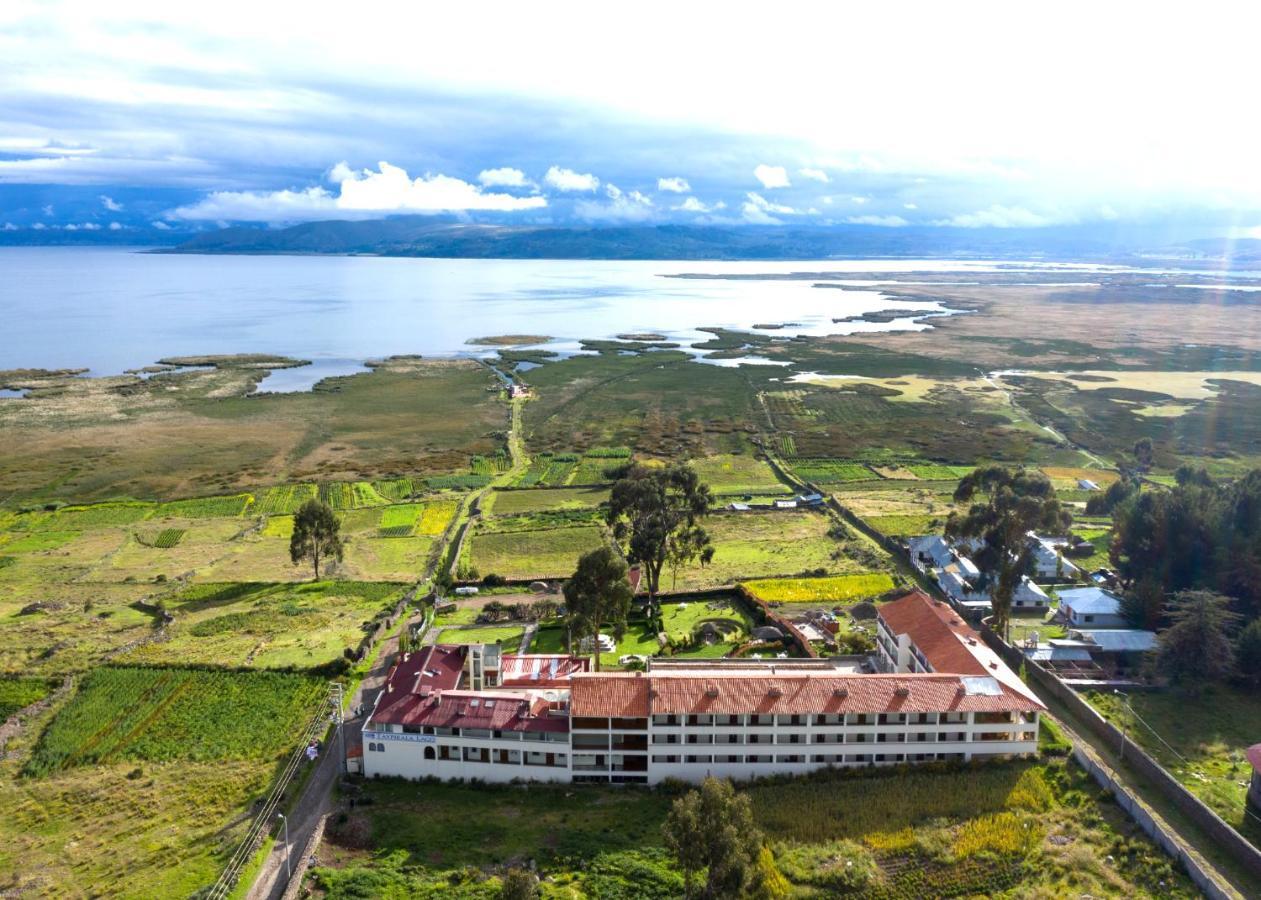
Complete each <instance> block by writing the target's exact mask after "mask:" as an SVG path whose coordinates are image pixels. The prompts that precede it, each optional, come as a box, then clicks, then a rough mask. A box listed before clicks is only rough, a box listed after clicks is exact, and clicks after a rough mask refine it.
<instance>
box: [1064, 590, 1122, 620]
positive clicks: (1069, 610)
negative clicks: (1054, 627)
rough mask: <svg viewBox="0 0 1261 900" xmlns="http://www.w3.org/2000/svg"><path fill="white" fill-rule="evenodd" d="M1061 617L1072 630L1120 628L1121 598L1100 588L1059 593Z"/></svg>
mask: <svg viewBox="0 0 1261 900" xmlns="http://www.w3.org/2000/svg"><path fill="white" fill-rule="evenodd" d="M1059 595H1060V608H1059V616H1060V617H1061V618H1062V619H1063V620H1064V622H1065V624H1066V625H1068V627H1070V628H1087V627H1093V628H1119V627H1122V626H1124V625H1126V624H1127V622H1126V620H1125V617H1124V616H1122V615H1121V598H1120V597H1118V596H1116V595H1115V594H1112V593H1110V592H1108V591H1105V590H1104V589H1103V588H1099V587H1083V588H1069V589H1068V590H1063V591H1060V592H1059Z"/></svg>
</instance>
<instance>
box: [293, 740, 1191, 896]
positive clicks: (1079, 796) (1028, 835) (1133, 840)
mask: <svg viewBox="0 0 1261 900" xmlns="http://www.w3.org/2000/svg"><path fill="white" fill-rule="evenodd" d="M584 792H585V793H586V794H587V795H589V798H590V799H591V800H592V802H590V803H582V804H577V805H575V804H574V802H573V796H572V795H573V791H572V788H570V787H568V786H556V787H548V786H543V785H536V786H531V788H530V790H529V791H522V790H519V789H513V788H511V787H508V786H502V787H490V788H475V787H467V786H463V785H455V784H436V785H432V786H430V787H427V788H426V790H425V794H424V797H423V798H418V797H417V795H416V793H415V791H414V790H412V789H409V786H408V785H406V784H405V783H401V782H390V781H382V782H370V783H367V784H365V786H364V788H363V794H364V795H366V797H367V798H368V799H369V801H370V802H369V803H365V804H362V805H359V806H357V807H356V809H355V810H354V811H353V812H352V815H351V819H350V821H348V822H346V823H345V824H344V825H343V826H341V827H334V828H331V829H330V835H329V840H328V841H327V842H326V843H325V846H324V847H323V848H322V849H321V861H322V862H324V863H325V866H324V867H321V868H317V869H316V870H315V871H314V873H313V877H312V881H311V883H312V884H313V885H314V886H315V887H316V888H317V889H318V890H319V891H320V892H322V893H323V895H324V896H326V897H328V898H329V900H349V898H352V897H357V896H364V895H370V894H372V892H373V886H374V885H381V884H390V885H397V886H398V888H399V890H400V891H401V892H404V893H408V894H410V895H420V896H423V895H425V894H427V893H436V894H442V893H444V892H445V893H447V894H452V895H455V892H456V891H461V892H463V896H468V897H472V896H476V895H478V893H479V892H480V893H481V894H482V895H483V896H485V895H490V896H494V892H495V891H497V890H498V885H497V877H496V873H498V872H500V871H502V868H501V864H502V861H503V860H504V859H505V858H521V859H531V860H534V861H535V862H536V864H537V866H538V868H539V874H540V875H541V876H542V877H544V878H545V879H547V881H546V882H545V883H548V884H563V885H565V886H566V888H567V889H568V890H570V891H572V892H574V893H575V894H577V895H580V896H589V897H632V896H633V897H649V898H671V897H678V896H682V894H683V893H684V891H683V883H682V875H681V873H680V872H679V871H678V870H677V869H676V868H675V865H674V863H673V861H672V860H671V858H670V856H669V855H668V854H667V853H666V852H665V850H664V848H663V846H662V837H661V823H662V822H663V820H664V819H665V817H666V814H667V812H668V810H669V807H670V803H671V800H672V797H671V796H670V795H669V794H664V793H662V792H657V791H636V792H630V793H628V792H626V791H624V790H618V789H616V788H599V787H592V788H590V789H584ZM746 792H747V793H748V795H749V798H750V801H751V806H752V809H753V814H754V818H755V821H756V823H757V825H758V826H759V828H760V829H761V830H762V831H763V833H764V834H765V835H766V837H767V839H768V842H769V846H770V849H771V851H772V853H773V856H774V861H775V865H776V867H777V868H778V870H779V872H780V873H782V875H783V876H784V877H785V878H786V879H787V881H788V889H789V890H790V891H792V892H793V894H792V895H793V896H806V897H810V896H839V895H853V896H861V897H875V898H886V900H894V898H904V897H929V896H951V897H971V896H1002V895H1004V894H1006V893H1008V892H1011V891H1013V889H1014V890H1018V891H1019V892H1020V893H1021V895H1022V896H1023V895H1025V894H1028V895H1030V896H1046V897H1059V896H1070V895H1071V896H1078V895H1081V894H1089V895H1090V896H1092V897H1100V898H1102V897H1117V898H1120V897H1133V896H1144V895H1152V896H1162V897H1169V898H1175V900H1183V898H1191V897H1195V896H1197V892H1196V891H1195V889H1194V887H1193V886H1192V884H1191V882H1190V880H1189V879H1187V878H1186V876H1185V875H1183V874H1182V873H1180V872H1179V871H1178V870H1176V869H1175V868H1174V867H1173V865H1172V863H1171V862H1170V861H1169V859H1168V858H1167V857H1165V856H1163V855H1162V854H1161V852H1160V850H1159V849H1157V848H1156V847H1155V846H1154V845H1153V844H1151V843H1150V842H1149V841H1147V840H1146V838H1145V837H1144V836H1143V835H1142V833H1141V832H1140V831H1139V830H1138V829H1137V827H1135V826H1134V825H1133V824H1132V823H1131V822H1130V821H1129V820H1128V819H1127V818H1126V817H1125V815H1124V813H1122V812H1121V810H1120V809H1119V808H1118V807H1116V805H1115V804H1113V803H1112V802H1111V801H1109V800H1107V799H1106V798H1105V797H1104V796H1103V795H1101V794H1100V792H1099V791H1098V790H1097V789H1095V788H1094V787H1093V784H1092V782H1091V781H1090V779H1089V777H1088V776H1087V775H1086V774H1085V773H1084V772H1082V771H1081V770H1080V769H1077V768H1075V767H1073V766H1071V764H1070V763H1068V762H1067V761H1065V760H1063V759H1050V760H1047V761H1045V762H1040V763H1038V762H1024V761H1022V762H1012V763H1008V764H1005V765H1004V764H995V765H990V766H986V767H984V768H980V769H977V768H968V769H957V770H949V771H939V772H925V771H912V772H909V773H908V772H905V771H900V770H897V771H882V770H874V771H872V772H835V773H832V772H822V773H820V774H818V775H816V776H813V777H810V778H804V779H796V780H792V781H786V782H785V781H776V782H774V783H768V784H759V785H754V786H752V787H750V788H747V789H746ZM473 804H475V805H476V806H477V809H478V815H477V816H475V817H470V816H469V815H468V809H469V808H470V805H473ZM357 834H370V835H372V841H371V844H370V846H369V848H368V849H369V850H370V851H371V852H370V853H365V852H364V851H363V849H359V848H360V846H361V845H358V844H355V843H353V842H352V841H351V838H352V837H353V836H354V835H357ZM343 835H344V836H345V837H344V838H343ZM343 840H345V844H343ZM418 861H419V862H418ZM478 870H481V872H480V873H479V871H478ZM457 873H458V874H457ZM456 878H459V879H460V880H459V881H458V882H457V881H455V880H454V879H456ZM457 883H458V884H459V885H461V886H462V887H461V888H455V889H453V888H452V885H454V884H457Z"/></svg>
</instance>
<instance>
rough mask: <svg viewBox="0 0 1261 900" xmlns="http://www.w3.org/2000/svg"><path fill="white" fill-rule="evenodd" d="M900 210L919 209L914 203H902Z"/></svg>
mask: <svg viewBox="0 0 1261 900" xmlns="http://www.w3.org/2000/svg"><path fill="white" fill-rule="evenodd" d="M902 208H903V209H919V206H917V205H916V204H914V203H903V204H902Z"/></svg>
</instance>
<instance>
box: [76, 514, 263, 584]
mask: <svg viewBox="0 0 1261 900" xmlns="http://www.w3.org/2000/svg"><path fill="white" fill-rule="evenodd" d="M162 525H163V526H164V527H163V528H161V529H154V530H153V531H151V532H150V533H149V534H148V535H146V536H144V538H143V540H142V539H140V538H138V537H137V536H136V535H129V536H128V539H127V540H126V541H125V542H124V543H123V544H122V546H120V547H118V549H117V550H115V551H114V552H112V553H110V554H109V555H108V556H105V557H104V558H102V559H101V560H100V561H99V562H98V563H97V564H96V565H94V566H93V567H92V569H91V572H90V577H91V578H92V579H93V580H95V581H126V580H128V579H131V580H133V581H152V580H153V579H154V578H156V577H157V576H159V575H161V576H165V578H167V579H172V578H175V577H177V576H182V575H190V576H193V577H197V576H204V574H205V573H206V572H207V571H208V570H209V569H210V568H211V566H212V565H213V564H214V563H216V562H217V561H218V560H219V559H221V558H222V557H224V556H227V555H229V554H230V553H232V552H233V550H234V549H235V543H236V542H235V541H234V539H235V538H236V537H237V535H239V534H240V533H241V531H242V529H243V528H244V527H245V526H244V523H242V522H241V520H239V519H183V520H178V521H177V520H169V519H168V520H165V521H164V522H163V523H162ZM177 531H179V532H183V533H182V534H181V535H180V536H179V538H178V539H176V540H174V543H172V544H170V546H167V547H164V548H161V549H160V552H159V548H158V547H157V541H158V540H159V538H160V537H161V536H162V535H164V534H166V535H168V537H167V538H166V539H167V540H168V541H169V540H172V539H173V537H174V533H175V532H177Z"/></svg>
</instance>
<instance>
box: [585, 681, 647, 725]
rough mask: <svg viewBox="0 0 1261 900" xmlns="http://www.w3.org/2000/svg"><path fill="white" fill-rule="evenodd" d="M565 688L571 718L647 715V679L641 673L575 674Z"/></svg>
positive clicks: (628, 717) (640, 716) (631, 717)
mask: <svg viewBox="0 0 1261 900" xmlns="http://www.w3.org/2000/svg"><path fill="white" fill-rule="evenodd" d="M569 688H570V693H569V708H570V711H571V713H572V714H573V715H575V716H614V717H617V718H623V719H642V718H644V717H645V716H647V715H648V676H646V675H644V674H643V673H642V672H596V673H587V674H585V675H575V676H574V678H573V680H572V681H571V682H570V685H569Z"/></svg>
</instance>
